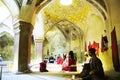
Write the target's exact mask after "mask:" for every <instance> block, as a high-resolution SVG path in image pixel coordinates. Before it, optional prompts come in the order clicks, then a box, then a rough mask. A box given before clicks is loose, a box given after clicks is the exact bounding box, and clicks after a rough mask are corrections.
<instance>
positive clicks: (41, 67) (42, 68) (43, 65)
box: [39, 60, 48, 72]
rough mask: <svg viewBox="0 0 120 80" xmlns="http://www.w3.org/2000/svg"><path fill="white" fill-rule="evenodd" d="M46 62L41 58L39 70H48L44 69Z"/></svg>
mask: <svg viewBox="0 0 120 80" xmlns="http://www.w3.org/2000/svg"><path fill="white" fill-rule="evenodd" d="M46 63H47V61H46V60H43V62H41V63H40V68H39V71H40V72H48V70H47V69H46V67H47V64H46Z"/></svg>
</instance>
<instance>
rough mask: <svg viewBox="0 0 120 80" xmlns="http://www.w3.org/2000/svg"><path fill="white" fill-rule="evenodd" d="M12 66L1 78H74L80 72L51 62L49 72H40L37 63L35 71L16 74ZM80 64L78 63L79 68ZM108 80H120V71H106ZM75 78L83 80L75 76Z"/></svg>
mask: <svg viewBox="0 0 120 80" xmlns="http://www.w3.org/2000/svg"><path fill="white" fill-rule="evenodd" d="M10 69H11V66H10V65H9V66H6V67H4V68H3V73H2V77H1V79H0V80H72V79H71V78H72V77H73V75H76V74H79V73H80V71H77V72H64V71H61V65H56V64H49V65H48V67H47V69H48V70H49V72H42V73H41V72H39V65H38V64H37V65H36V66H34V67H33V68H32V70H33V72H32V73H28V74H21V73H19V74H15V73H12V72H11V70H10ZM79 69H80V65H78V70H79ZM105 75H106V79H107V80H120V72H115V71H114V70H111V71H107V72H105ZM75 80H81V79H80V78H77V77H75Z"/></svg>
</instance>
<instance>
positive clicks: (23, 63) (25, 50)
mask: <svg viewBox="0 0 120 80" xmlns="http://www.w3.org/2000/svg"><path fill="white" fill-rule="evenodd" d="M19 27H20V38H19V40H20V41H19V56H18V57H19V58H18V71H19V72H26V71H28V70H29V67H28V64H29V63H30V54H31V37H32V36H31V35H32V30H33V26H32V24H31V23H27V22H24V21H20V26H19Z"/></svg>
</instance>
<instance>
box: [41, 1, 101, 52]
mask: <svg viewBox="0 0 120 80" xmlns="http://www.w3.org/2000/svg"><path fill="white" fill-rule="evenodd" d="M41 13H42V15H43V21H44V26H45V27H44V30H45V40H46V41H48V42H47V43H46V44H47V45H48V44H50V45H51V46H50V47H51V51H52V50H53V52H54V51H55V52H56V51H59V50H56V48H57V47H61V51H65V50H78V51H77V52H78V53H79V52H80V51H79V50H80V49H83V46H84V44H83V43H84V39H85V36H86V35H87V34H89V32H91V31H89V32H88V26H90V27H91V26H93V25H94V24H93V23H91V21H90V20H94V19H90V18H91V17H89V16H91V15H95V20H96V16H97V18H98V20H99V18H100V19H103V16H102V15H101V14H100V12H99V11H98V10H97V9H96V8H95V7H94V6H93V5H91V4H90V3H89V2H88V1H86V0H73V3H72V4H71V5H62V4H60V0H52V1H51V2H50V3H49V4H48V5H47V6H46V7H45V8H44V9H43V10H42V11H41ZM96 25H97V24H96ZM98 27H99V26H98ZM93 28H94V27H93ZM95 29H96V28H95ZM98 29H99V28H98ZM60 35H61V37H60ZM56 36H58V37H56ZM63 36H64V37H63ZM86 37H87V36H86ZM58 38H59V39H58ZM58 43H59V44H58ZM55 44H57V45H55ZM71 45H72V47H71ZM44 46H45V44H44ZM68 48H69V49H68ZM59 49H60V48H59ZM64 49H65V50H64ZM59 52H60V51H59ZM61 53H62V52H61Z"/></svg>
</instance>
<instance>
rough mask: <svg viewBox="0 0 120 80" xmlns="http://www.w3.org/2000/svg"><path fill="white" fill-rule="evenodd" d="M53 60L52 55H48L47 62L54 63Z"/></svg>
mask: <svg viewBox="0 0 120 80" xmlns="http://www.w3.org/2000/svg"><path fill="white" fill-rule="evenodd" d="M54 61H55V59H54V57H53V56H52V55H51V56H50V57H49V63H54Z"/></svg>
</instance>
